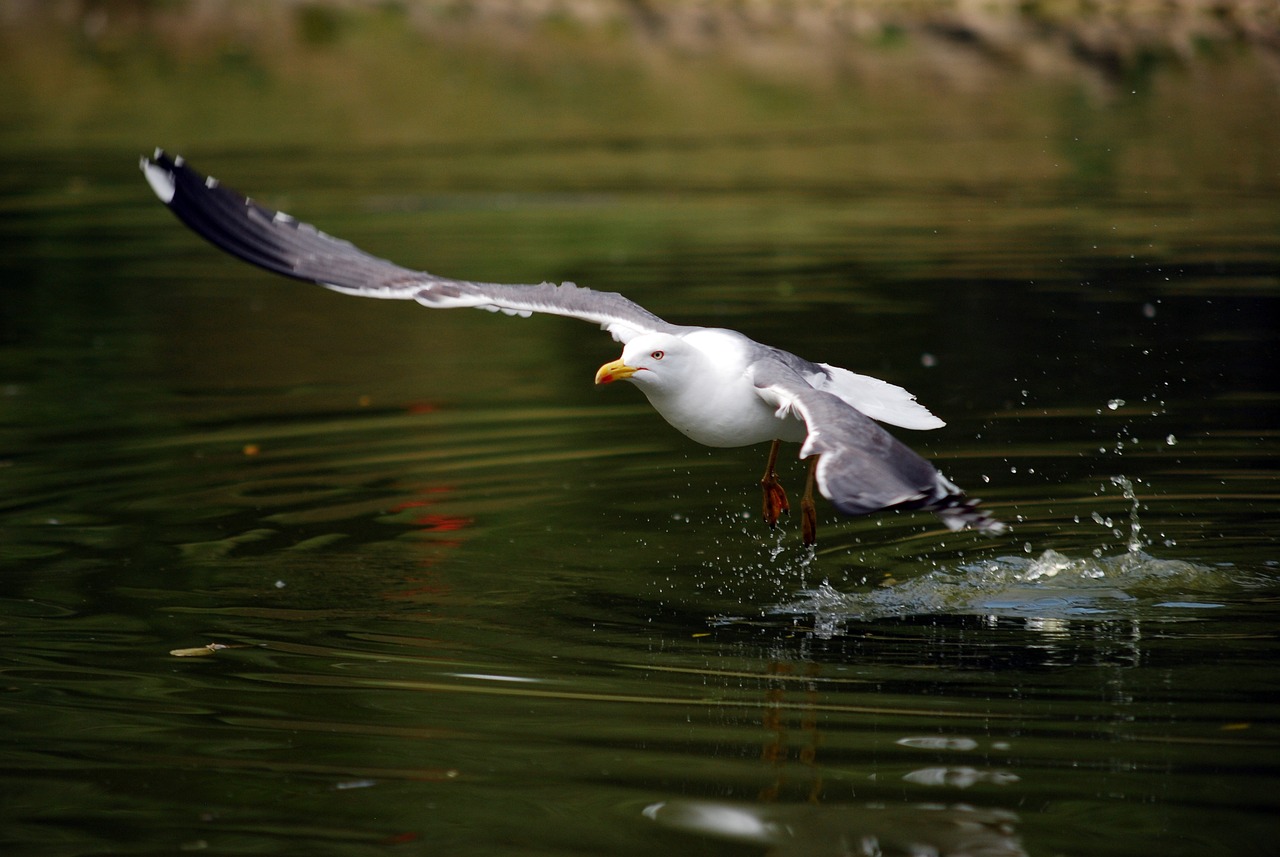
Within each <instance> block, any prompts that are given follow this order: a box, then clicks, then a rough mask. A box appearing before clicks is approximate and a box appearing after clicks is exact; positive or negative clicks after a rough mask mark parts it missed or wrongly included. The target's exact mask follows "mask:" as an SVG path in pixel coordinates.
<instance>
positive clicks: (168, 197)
mask: <svg viewBox="0 0 1280 857" xmlns="http://www.w3.org/2000/svg"><path fill="white" fill-rule="evenodd" d="M142 174H143V175H144V176H146V177H147V184H149V185H151V190H153V191H155V195H156V196H158V197H160V201H161V202H163V203H164V204H165V205H168V204H169V203H171V202H173V197H174V194H176V193H177V192H178V187H177V185H175V184H174V182H173V173H171V172H169V171H168V170H166V169H164V168H163V167H159V166H156V165H155V164H153V163H152V162H151V161H148V160H147V159H146V158H143V159H142Z"/></svg>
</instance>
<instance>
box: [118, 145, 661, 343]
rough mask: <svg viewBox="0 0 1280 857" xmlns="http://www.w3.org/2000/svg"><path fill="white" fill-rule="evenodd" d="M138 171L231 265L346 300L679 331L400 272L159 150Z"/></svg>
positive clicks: (582, 294)
mask: <svg viewBox="0 0 1280 857" xmlns="http://www.w3.org/2000/svg"><path fill="white" fill-rule="evenodd" d="M142 170H143V172H144V173H145V174H146V176H147V179H148V181H149V182H150V183H151V186H152V188H153V189H154V190H155V191H156V194H157V195H158V196H159V197H160V199H161V200H162V201H163V202H164V203H165V205H167V206H168V207H169V210H170V211H172V212H173V213H174V214H175V215H176V216H177V217H178V219H179V220H181V221H182V222H183V223H185V224H186V225H187V226H188V227H190V228H191V230H192V231H194V232H195V233H196V234H198V235H200V236H201V237H202V238H204V239H205V240H207V241H209V242H210V243H211V244H213V245H214V246H216V247H218V248H219V249H221V250H224V251H226V252H227V253H230V254H231V255H233V256H236V257H237V258H240V259H243V260H244V261H246V262H250V263H252V264H254V265H257V266H259V267H261V268H265V269H267V270H268V271H273V272H274V273H277V274H283V275H284V276H286V277H293V278H295V279H299V280H306V281H308V282H312V283H318V284H319V285H322V286H325V287H326V288H330V289H333V290H335V291H339V292H343V293H346V294H353V295H361V296H364V297H375V298H391V299H399V300H413V301H417V302H418V303H420V304H423V305H424V306H429V307H436V308H451V307H474V308H477V309H487V310H493V311H502V312H506V313H508V314H511V315H525V316H527V315H529V314H530V313H535V312H537V313H547V314H550V315H562V316H568V317H570V318H577V319H582V320H583V321H591V322H595V323H596V324H599V325H600V326H601V327H603V328H605V329H606V330H608V331H609V332H610V333H612V334H613V336H614V338H615V339H619V340H621V341H623V342H625V341H627V340H628V339H630V338H631V337H632V336H635V335H637V334H640V333H648V332H656V331H668V332H669V331H673V330H676V329H678V328H676V326H675V325H671V324H668V323H667V322H665V321H663V320H662V319H661V318H659V317H658V316H656V315H654V314H653V313H651V312H649V311H648V310H647V309H645V308H644V307H642V306H640V305H639V304H636V303H635V302H633V301H631V300H628V299H627V298H625V297H623V296H622V295H619V294H617V293H615V292H597V291H595V290H593V289H586V288H581V287H579V286H575V285H574V284H573V283H565V284H564V285H560V286H557V285H553V284H551V283H542V284H539V285H501V284H497V283H479V282H471V281H468V280H453V279H448V278H445V277H437V276H435V275H434V274H429V273H427V272H425V271H414V270H410V269H408V268H403V267H401V266H400V265H397V264H395V263H394V262H390V261H388V260H386V259H380V258H378V257H377V256H373V255H370V254H369V253H366V252H364V251H363V250H361V249H360V248H358V247H356V246H355V245H354V244H352V243H351V242H349V241H343V240H342V239H340V238H334V237H333V236H332V235H327V234H325V233H324V232H321V231H320V230H319V229H316V228H315V227H314V226H311V225H310V224H307V223H302V222H300V221H298V220H295V219H294V218H292V217H290V216H289V215H287V214H284V213H283V212H279V211H275V210H273V209H270V208H267V207H266V206H264V205H260V204H259V203H256V202H254V201H253V200H252V199H249V198H248V197H245V196H243V195H242V194H240V193H237V192H236V191H234V190H232V189H230V188H228V187H226V186H224V185H222V184H221V183H219V182H218V181H217V180H216V179H212V178H206V177H205V176H203V175H201V174H200V173H198V172H196V171H195V170H193V169H191V167H189V166H187V164H186V162H184V161H183V160H182V158H178V157H171V156H169V155H167V154H165V153H164V152H162V151H160V150H156V153H155V155H154V156H153V157H152V158H151V159H146V158H144V159H143V160H142Z"/></svg>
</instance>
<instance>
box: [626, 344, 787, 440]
mask: <svg viewBox="0 0 1280 857" xmlns="http://www.w3.org/2000/svg"><path fill="white" fill-rule="evenodd" d="M681 339H682V340H683V341H684V343H685V344H686V345H687V346H689V347H690V348H691V349H693V351H695V352H696V354H695V355H693V358H694V359H689V360H686V361H685V362H684V364H683V366H682V368H683V370H684V371H682V373H681V375H680V377H679V378H672V379H670V381H671V382H670V383H663V384H661V385H651V384H641V385H639V386H640V389H641V390H642V391H643V392H644V394H645V395H646V396H647V397H648V399H649V403H650V404H652V405H653V407H654V409H655V410H656V411H657V412H658V413H660V414H662V416H663V418H664V419H666V421H667V422H669V423H671V425H673V426H675V427H676V428H677V429H679V430H680V431H681V432H683V433H684V434H685V435H687V436H688V437H690V438H692V439H693V440H695V441H697V442H698V443H701V444H704V445H706V446H716V447H732V446H747V445H749V444H754V443H762V442H764V441H769V440H774V439H775V438H780V439H782V440H788V441H795V442H798V441H801V440H803V439H804V437H805V427H804V423H803V422H801V421H800V420H798V419H796V418H795V417H791V416H787V417H784V418H782V419H779V418H778V417H777V415H776V408H774V407H773V406H772V405H770V404H769V403H767V402H765V401H764V400H763V399H761V398H760V395H759V394H758V393H757V391H756V388H755V384H754V383H753V382H752V380H751V378H750V376H749V374H748V372H747V368H748V366H749V365H750V363H751V361H752V350H751V349H752V345H753V343H752V342H751V341H750V340H749V339H747V338H746V337H744V336H742V335H741V334H738V333H735V332H733V331H729V330H717V329H704V330H698V331H695V332H692V333H688V334H685V335H684V336H682V337H681Z"/></svg>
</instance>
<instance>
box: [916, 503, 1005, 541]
mask: <svg viewBox="0 0 1280 857" xmlns="http://www.w3.org/2000/svg"><path fill="white" fill-rule="evenodd" d="M927 508H928V509H929V511H931V512H933V513H934V514H935V515H937V516H938V517H939V518H940V519H941V520H942V523H944V524H946V525H947V529H950V530H953V531H957V530H965V529H969V530H976V531H978V532H980V533H982V534H983V535H987V536H1000V535H1004V534H1005V533H1008V532H1009V525H1008V524H1006V523H1005V522H1004V521H1001V520H998V519H996V518H993V517H992V516H991V515H990V514H988V513H987V511H986V510H985V509H983V508H981V507H980V506H979V505H978V501H977V500H970V499H969V498H968V497H966V496H964V495H963V494H958V495H955V494H953V495H951V496H949V497H948V498H947V499H946V500H944V501H942V503H940V504H937V505H934V506H929V507H927Z"/></svg>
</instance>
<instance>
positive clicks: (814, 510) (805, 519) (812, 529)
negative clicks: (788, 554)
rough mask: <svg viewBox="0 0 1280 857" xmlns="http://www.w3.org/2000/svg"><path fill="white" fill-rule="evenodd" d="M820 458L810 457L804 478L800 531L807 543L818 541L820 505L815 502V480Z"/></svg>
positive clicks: (813, 543) (812, 543) (811, 543)
mask: <svg viewBox="0 0 1280 857" xmlns="http://www.w3.org/2000/svg"><path fill="white" fill-rule="evenodd" d="M818 458H819V456H816V455H815V456H813V457H812V458H810V459H809V474H808V475H807V476H806V477H805V479H804V496H803V497H801V498H800V532H801V534H802V535H803V537H804V543H805V544H806V545H815V544H817V543H818V507H817V506H815V505H814V503H813V482H814V480H815V479H816V478H817V474H818Z"/></svg>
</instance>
